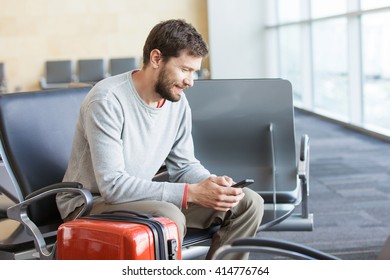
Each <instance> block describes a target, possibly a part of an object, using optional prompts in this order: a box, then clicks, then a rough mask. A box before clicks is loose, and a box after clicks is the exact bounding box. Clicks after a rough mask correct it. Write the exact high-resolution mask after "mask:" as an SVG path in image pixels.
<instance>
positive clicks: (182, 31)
mask: <svg viewBox="0 0 390 280" xmlns="http://www.w3.org/2000/svg"><path fill="white" fill-rule="evenodd" d="M153 49H158V50H159V51H160V52H161V53H162V56H163V59H164V60H165V61H167V60H169V58H171V57H179V56H180V54H181V52H182V51H183V50H185V51H187V52H188V54H189V55H192V56H195V57H205V56H206V55H207V54H208V48H207V44H206V43H205V42H204V40H203V38H202V35H200V34H199V32H198V31H196V29H195V28H194V27H193V26H192V25H191V24H189V23H186V22H185V21H184V20H180V19H179V20H167V21H163V22H160V23H159V24H157V25H156V26H155V27H153V29H152V30H151V31H150V33H149V35H148V38H147V39H146V42H145V46H144V50H143V63H144V66H145V65H147V64H148V63H149V59H150V52H151V51H152V50H153Z"/></svg>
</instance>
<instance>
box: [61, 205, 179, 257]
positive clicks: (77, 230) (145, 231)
mask: <svg viewBox="0 0 390 280" xmlns="http://www.w3.org/2000/svg"><path fill="white" fill-rule="evenodd" d="M57 259H59V260H159V259H163V260H166V259H181V246H180V239H179V232H178V229H177V226H176V224H175V223H174V222H173V221H171V220H170V219H168V218H165V217H154V216H152V215H149V214H144V213H139V212H133V211H115V212H107V213H103V214H96V215H89V216H85V217H82V218H79V219H76V220H74V221H69V222H65V223H64V224H62V225H61V226H60V227H59V228H58V232H57Z"/></svg>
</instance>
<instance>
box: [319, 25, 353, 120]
mask: <svg viewBox="0 0 390 280" xmlns="http://www.w3.org/2000/svg"><path fill="white" fill-rule="evenodd" d="M346 27H347V22H346V19H344V18H337V19H331V20H326V21H320V22H315V23H313V26H312V28H313V94H314V106H315V107H316V108H318V109H319V110H326V111H327V112H329V113H332V114H335V115H340V117H341V118H343V117H344V116H346V115H347V114H348V92H347V90H348V80H347V79H348V69H347V67H348V66H347V40H346Z"/></svg>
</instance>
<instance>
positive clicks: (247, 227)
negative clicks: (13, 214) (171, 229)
mask: <svg viewBox="0 0 390 280" xmlns="http://www.w3.org/2000/svg"><path fill="white" fill-rule="evenodd" d="M244 192H245V196H244V198H243V199H242V200H241V201H240V203H239V204H238V205H237V206H236V207H234V208H232V209H231V210H229V211H227V212H220V211H215V210H212V209H208V208H204V207H201V206H198V205H195V204H190V205H189V207H188V209H182V210H180V209H179V208H178V207H177V206H175V205H173V204H172V203H168V202H164V201H136V202H127V203H120V204H106V203H105V202H104V200H103V199H102V198H101V197H99V198H97V199H95V200H94V204H93V207H92V210H91V214H98V213H102V212H104V211H113V210H134V211H139V212H144V213H149V214H153V215H158V216H164V217H167V218H169V219H171V220H172V221H174V222H175V223H176V224H177V226H178V229H179V234H180V238H181V241H183V237H184V236H185V233H186V229H187V227H191V228H200V229H204V228H208V227H210V226H211V225H213V224H220V225H221V228H220V229H219V230H218V231H217V232H216V233H215V234H214V236H213V239H212V242H211V246H210V249H209V251H208V253H207V256H206V259H210V258H211V257H212V255H213V254H214V252H215V251H216V250H217V249H218V248H219V247H221V246H223V245H226V244H229V243H230V242H231V241H233V240H234V239H236V238H240V237H253V236H255V235H256V232H257V230H258V228H259V225H260V223H261V219H262V217H263V211H264V201H263V199H262V198H261V196H260V195H258V194H257V193H256V192H254V191H252V190H250V189H248V188H244ZM75 212H77V211H75ZM75 212H74V213H72V214H70V215H69V216H68V217H67V220H71V219H72V216H74V215H75V214H76V213H75ZM227 257H228V258H229V259H247V258H248V254H247V253H245V254H229V255H228V256H227Z"/></svg>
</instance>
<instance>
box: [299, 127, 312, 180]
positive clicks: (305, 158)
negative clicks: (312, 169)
mask: <svg viewBox="0 0 390 280" xmlns="http://www.w3.org/2000/svg"><path fill="white" fill-rule="evenodd" d="M309 163H310V146H309V136H308V135H306V134H305V135H303V136H302V137H301V146H300V151H299V162H298V176H299V178H300V179H301V180H307V179H308V178H309Z"/></svg>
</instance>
